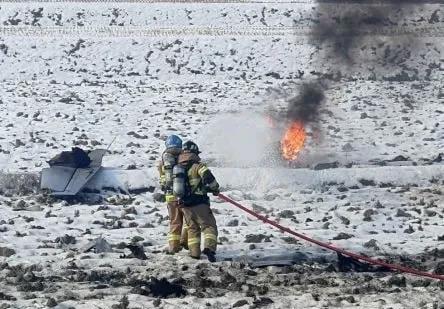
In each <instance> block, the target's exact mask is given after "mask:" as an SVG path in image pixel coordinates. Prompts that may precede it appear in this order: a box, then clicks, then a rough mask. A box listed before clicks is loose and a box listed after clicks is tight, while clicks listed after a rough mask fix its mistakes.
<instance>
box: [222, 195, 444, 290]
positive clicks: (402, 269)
mask: <svg viewBox="0 0 444 309" xmlns="http://www.w3.org/2000/svg"><path fill="white" fill-rule="evenodd" d="M218 197H219V198H220V199H222V200H224V201H226V202H228V203H230V204H233V205H234V206H236V207H238V208H240V209H242V210H243V211H245V212H247V213H249V214H250V215H252V216H254V217H256V218H258V219H259V220H262V221H263V222H265V223H268V224H270V225H272V226H274V227H276V228H278V229H279V230H281V231H283V232H287V233H289V234H291V235H293V236H295V237H298V238H302V239H303V240H306V241H308V242H311V243H314V244H316V245H318V246H320V247H323V248H326V249H329V250H332V251H335V252H338V253H340V254H343V255H347V256H349V257H352V258H354V259H356V260H362V261H365V262H367V263H369V264H373V265H380V266H384V267H387V268H390V269H392V270H397V271H400V272H403V273H409V274H413V275H417V276H421V277H428V278H432V279H438V280H442V281H444V276H442V275H438V274H432V273H427V272H423V271H420V270H416V269H413V268H408V267H404V266H400V265H395V264H390V263H386V262H384V261H380V260H376V259H373V258H369V257H366V256H363V255H359V254H356V253H353V252H349V251H346V250H344V249H341V248H337V247H335V246H332V245H329V244H327V243H324V242H321V241H319V240H315V239H312V238H310V237H307V236H305V235H302V234H300V233H297V232H295V231H293V230H290V229H289V228H287V227H285V226H282V225H280V224H278V223H276V222H274V221H272V220H269V219H268V218H266V217H265V216H262V215H260V214H258V213H256V212H254V211H253V210H251V209H248V208H246V207H244V206H242V205H241V204H239V203H238V202H236V201H234V200H232V199H231V198H229V197H227V196H225V195H223V194H219V195H218Z"/></svg>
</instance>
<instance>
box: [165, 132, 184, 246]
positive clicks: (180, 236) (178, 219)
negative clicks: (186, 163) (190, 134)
mask: <svg viewBox="0 0 444 309" xmlns="http://www.w3.org/2000/svg"><path fill="white" fill-rule="evenodd" d="M181 152H182V140H181V138H180V137H179V136H177V135H170V136H168V137H167V139H166V140H165V151H164V152H163V153H162V157H161V160H160V162H159V165H158V169H159V174H160V186H161V188H162V191H163V192H164V193H165V200H166V203H167V206H168V215H169V219H170V222H169V225H170V231H169V233H168V252H169V253H171V254H174V253H176V252H179V251H180V250H181V249H182V247H185V248H186V247H187V231H186V225H184V224H183V223H184V222H183V221H184V220H183V213H182V210H181V208H180V207H179V205H178V202H177V198H176V197H175V196H174V194H173V169H174V166H175V165H176V164H177V162H178V157H179V155H180V153H181Z"/></svg>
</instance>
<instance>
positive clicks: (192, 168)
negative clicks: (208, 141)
mask: <svg viewBox="0 0 444 309" xmlns="http://www.w3.org/2000/svg"><path fill="white" fill-rule="evenodd" d="M178 164H180V165H182V166H183V167H184V168H185V169H186V171H187V186H188V190H187V191H188V194H186V196H185V197H184V198H183V199H182V200H183V204H184V206H195V205H199V204H208V205H209V204H210V199H209V197H208V195H207V193H208V192H213V193H218V192H219V183H218V182H217V181H216V178H215V177H214V175H213V174H212V173H211V171H210V169H209V168H208V167H207V166H206V165H205V164H204V163H202V162H200V158H199V156H198V155H197V154H194V153H190V152H183V153H181V154H180V155H179V158H178Z"/></svg>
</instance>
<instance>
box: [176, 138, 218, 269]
mask: <svg viewBox="0 0 444 309" xmlns="http://www.w3.org/2000/svg"><path fill="white" fill-rule="evenodd" d="M182 150H183V151H182V153H181V154H180V155H179V158H178V164H177V165H176V166H175V168H174V172H173V174H174V176H173V177H174V184H173V191H174V194H175V195H176V196H177V197H178V198H179V204H180V205H181V207H182V212H183V215H184V218H185V222H186V224H187V227H188V249H189V250H190V256H191V257H193V258H196V259H198V258H200V254H201V245H200V244H201V233H202V234H203V242H204V246H203V247H204V250H203V254H205V255H206V256H207V257H208V260H209V261H210V262H215V261H216V257H215V254H216V246H217V225H216V219H215V218H214V215H213V213H212V212H211V209H210V199H209V197H208V195H207V192H211V193H213V195H218V194H219V184H218V183H217V181H216V179H215V178H214V176H213V174H212V173H211V171H210V170H209V169H208V167H207V166H206V165H205V164H203V163H202V162H200V158H199V153H200V152H199V148H198V147H197V145H196V144H195V143H193V142H191V141H188V142H186V143H184V144H183V148H182Z"/></svg>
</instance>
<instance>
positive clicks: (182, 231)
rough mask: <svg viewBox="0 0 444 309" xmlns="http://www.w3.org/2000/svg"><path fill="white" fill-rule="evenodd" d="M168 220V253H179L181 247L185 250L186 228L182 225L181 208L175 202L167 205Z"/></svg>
mask: <svg viewBox="0 0 444 309" xmlns="http://www.w3.org/2000/svg"><path fill="white" fill-rule="evenodd" d="M167 205H168V215H169V218H170V231H169V233H168V247H169V252H170V253H176V252H179V251H180V250H181V249H182V247H185V248H187V236H188V234H187V226H186V224H184V220H183V213H182V208H180V207H179V205H178V203H177V202H176V201H171V202H168V203H167Z"/></svg>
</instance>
